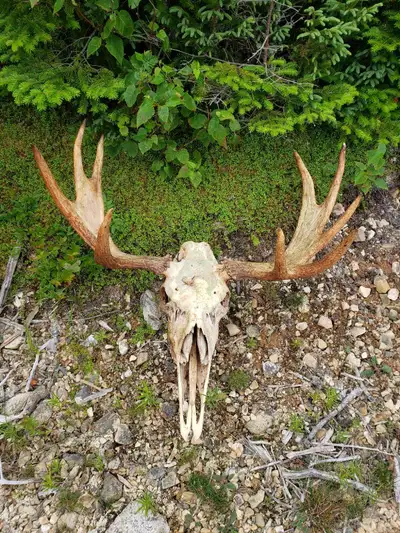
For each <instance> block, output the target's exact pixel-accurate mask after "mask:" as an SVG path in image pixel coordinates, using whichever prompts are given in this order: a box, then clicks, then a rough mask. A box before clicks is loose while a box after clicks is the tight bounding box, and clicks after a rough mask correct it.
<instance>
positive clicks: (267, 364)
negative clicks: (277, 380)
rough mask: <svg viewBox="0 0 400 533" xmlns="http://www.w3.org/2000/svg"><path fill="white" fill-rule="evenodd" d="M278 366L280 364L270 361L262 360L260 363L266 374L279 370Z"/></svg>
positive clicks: (275, 372)
mask: <svg viewBox="0 0 400 533" xmlns="http://www.w3.org/2000/svg"><path fill="white" fill-rule="evenodd" d="M280 367H281V366H280V365H277V364H276V363H272V362H271V361H263V363H262V368H263V372H264V374H265V375H266V376H274V375H275V374H277V373H278V372H279V369H280Z"/></svg>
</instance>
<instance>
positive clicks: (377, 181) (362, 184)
mask: <svg viewBox="0 0 400 533" xmlns="http://www.w3.org/2000/svg"><path fill="white" fill-rule="evenodd" d="M385 153H386V145H385V144H383V143H379V144H378V146H377V148H375V149H374V150H369V151H368V152H367V163H366V164H364V163H361V162H359V161H358V162H356V163H355V164H356V165H357V168H358V171H357V172H356V174H355V176H354V183H355V185H357V187H359V188H360V189H361V191H362V192H363V193H369V192H370V190H371V189H372V187H376V188H378V189H387V188H388V186H387V183H386V181H385V180H384V179H383V178H382V177H381V176H383V174H384V172H385Z"/></svg>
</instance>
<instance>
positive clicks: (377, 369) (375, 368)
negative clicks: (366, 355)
mask: <svg viewBox="0 0 400 533" xmlns="http://www.w3.org/2000/svg"><path fill="white" fill-rule="evenodd" d="M369 364H370V368H366V369H365V370H363V371H362V372H361V374H360V375H361V377H363V378H371V377H372V376H374V375H375V374H378V375H379V374H386V375H388V376H391V375H392V374H393V369H392V368H391V367H390V366H389V365H386V364H385V363H380V364H379V363H378V359H377V358H376V357H375V356H373V357H371V361H370V363H369Z"/></svg>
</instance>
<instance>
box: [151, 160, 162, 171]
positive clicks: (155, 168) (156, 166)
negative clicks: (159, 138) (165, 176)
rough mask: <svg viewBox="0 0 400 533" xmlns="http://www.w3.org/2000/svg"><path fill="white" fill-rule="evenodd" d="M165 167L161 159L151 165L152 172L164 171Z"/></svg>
mask: <svg viewBox="0 0 400 533" xmlns="http://www.w3.org/2000/svg"><path fill="white" fill-rule="evenodd" d="M163 166H164V161H162V160H161V159H156V160H155V161H153V163H152V165H151V170H152V171H153V172H158V171H159V170H161V169H162V167H163Z"/></svg>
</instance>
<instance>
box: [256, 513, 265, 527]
mask: <svg viewBox="0 0 400 533" xmlns="http://www.w3.org/2000/svg"><path fill="white" fill-rule="evenodd" d="M254 520H255V522H256V526H257V527H260V528H262V527H264V526H265V520H264V516H263V515H262V514H261V513H256V515H255V516H254Z"/></svg>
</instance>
